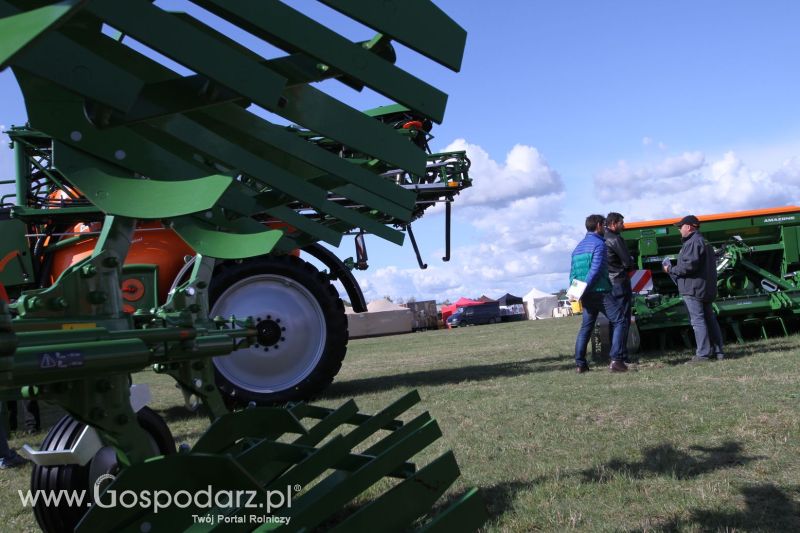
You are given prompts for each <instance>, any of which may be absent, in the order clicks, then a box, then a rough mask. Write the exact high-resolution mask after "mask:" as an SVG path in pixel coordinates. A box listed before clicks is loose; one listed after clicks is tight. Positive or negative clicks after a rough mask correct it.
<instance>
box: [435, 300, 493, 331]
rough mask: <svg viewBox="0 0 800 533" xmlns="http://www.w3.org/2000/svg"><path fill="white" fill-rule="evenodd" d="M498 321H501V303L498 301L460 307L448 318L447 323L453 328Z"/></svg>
mask: <svg viewBox="0 0 800 533" xmlns="http://www.w3.org/2000/svg"><path fill="white" fill-rule="evenodd" d="M496 322H500V304H498V303H497V302H486V303H485V304H481V305H470V306H468V307H459V308H458V310H456V312H455V313H453V314H452V315H450V316H449V317H448V318H447V325H448V326H450V327H451V328H457V327H459V326H477V325H479V324H494V323H496Z"/></svg>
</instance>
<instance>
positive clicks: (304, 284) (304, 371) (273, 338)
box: [209, 255, 348, 405]
mask: <svg viewBox="0 0 800 533" xmlns="http://www.w3.org/2000/svg"><path fill="white" fill-rule="evenodd" d="M209 304H210V306H211V316H223V317H225V318H229V317H231V316H235V317H237V318H240V319H244V318H247V317H248V316H250V317H253V319H254V320H255V321H256V329H257V330H258V338H257V343H256V345H254V346H251V347H250V348H245V349H241V350H236V351H234V352H233V353H231V354H230V355H227V356H224V357H215V358H214V368H215V372H216V379H217V386H218V387H219V389H220V391H221V392H222V394H223V396H226V397H227V401H228V402H231V401H232V402H233V403H235V404H238V405H247V404H249V403H250V402H255V403H256V404H257V405H271V404H278V403H285V402H288V401H299V400H308V399H310V398H313V397H314V396H316V395H318V394H319V393H320V392H322V391H323V390H324V389H325V388H326V387H327V386H328V385H330V384H331V382H332V381H333V378H334V377H335V376H336V374H338V373H339V369H341V367H342V361H343V360H344V357H345V354H346V353H347V340H348V331H347V316H346V315H345V312H344V304H343V303H342V300H341V298H339V293H338V292H337V291H336V289H335V288H334V287H333V285H331V283H330V281H329V280H328V278H327V277H326V276H324V275H323V274H322V273H320V272H319V271H318V270H317V269H316V268H314V267H313V266H312V265H310V264H309V263H307V262H306V261H303V260H302V259H300V258H298V257H295V256H292V255H282V256H272V255H266V256H261V257H257V258H254V259H248V260H244V261H237V262H228V263H224V264H222V265H220V267H219V268H218V269H217V270H216V271H215V272H214V276H213V277H212V280H211V286H210V288H209Z"/></svg>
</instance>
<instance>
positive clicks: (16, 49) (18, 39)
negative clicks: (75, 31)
mask: <svg viewBox="0 0 800 533" xmlns="http://www.w3.org/2000/svg"><path fill="white" fill-rule="evenodd" d="M85 3H86V2H85V1H84V0H64V1H62V2H58V3H55V4H51V5H49V6H43V7H40V8H37V9H32V10H30V11H24V12H20V10H19V9H17V8H16V7H14V6H13V5H11V4H9V3H8V2H5V1H0V35H2V39H0V70H3V69H5V68H6V67H7V66H8V64H9V62H11V61H12V60H13V59H14V56H16V55H17V54H19V53H20V52H21V51H23V50H25V49H26V48H27V47H29V46H30V45H31V44H33V43H34V42H35V41H36V40H37V39H38V38H40V37H42V36H43V35H44V34H45V33H46V32H48V31H50V30H52V29H54V28H56V27H58V25H60V24H63V23H64V22H65V21H66V20H68V19H69V18H70V17H71V16H72V15H74V14H75V12H77V11H78V10H79V9H80V8H81V7H82V4H85Z"/></svg>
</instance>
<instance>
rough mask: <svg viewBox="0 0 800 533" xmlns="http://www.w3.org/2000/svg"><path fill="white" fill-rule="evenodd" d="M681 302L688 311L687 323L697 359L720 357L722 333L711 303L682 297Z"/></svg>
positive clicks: (691, 297) (692, 297) (690, 297)
mask: <svg viewBox="0 0 800 533" xmlns="http://www.w3.org/2000/svg"><path fill="white" fill-rule="evenodd" d="M683 302H684V303H685V304H686V309H687V310H688V311H689V321H690V322H691V324H692V329H693V330H694V340H695V342H697V353H696V355H697V357H702V358H704V359H708V358H710V357H712V356H718V355H722V354H723V352H722V331H721V330H720V329H719V323H718V322H717V317H716V315H714V308H713V307H712V306H711V302H704V301H703V300H700V299H699V298H695V297H694V296H684V297H683Z"/></svg>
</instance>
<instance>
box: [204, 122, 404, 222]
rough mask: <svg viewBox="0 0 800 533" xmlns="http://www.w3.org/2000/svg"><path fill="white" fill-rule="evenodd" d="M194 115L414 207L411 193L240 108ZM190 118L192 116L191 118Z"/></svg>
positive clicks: (399, 203)
mask: <svg viewBox="0 0 800 533" xmlns="http://www.w3.org/2000/svg"><path fill="white" fill-rule="evenodd" d="M198 115H200V116H197V117H196V119H197V120H198V121H199V122H201V123H203V124H206V123H207V122H206V121H207V120H208V119H213V120H216V121H218V122H225V123H227V124H229V127H231V128H237V129H240V130H242V131H244V132H247V134H248V135H250V136H252V138H253V140H255V141H259V142H262V143H264V144H267V145H269V146H272V147H274V148H276V149H278V150H280V151H282V152H284V153H286V154H288V155H290V156H292V157H294V158H296V159H298V160H301V161H303V162H305V163H306V164H307V165H310V166H313V167H315V168H317V169H319V170H320V171H321V172H322V173H330V174H333V175H335V176H337V177H339V178H341V179H342V180H344V181H345V182H347V183H351V184H353V185H355V186H357V187H360V188H362V189H365V190H368V191H370V192H371V193H373V194H375V195H378V196H380V197H382V198H384V199H387V200H391V202H392V203H396V204H397V205H398V206H400V207H401V208H403V209H412V208H413V206H414V200H415V198H416V195H415V194H414V193H412V192H411V191H406V190H405V189H403V188H401V187H398V186H397V185H395V184H394V183H392V182H391V181H389V180H387V179H386V178H384V177H382V176H379V175H377V174H375V173H374V172H371V171H369V170H367V169H365V168H362V167H360V166H358V165H354V164H353V163H351V162H349V161H348V160H346V159H343V158H340V157H337V156H336V155H335V154H332V153H330V152H328V151H327V150H324V149H321V148H319V147H317V146H314V145H313V144H311V143H309V142H307V141H305V140H303V139H302V138H301V137H299V136H298V135H296V134H293V133H291V132H289V131H287V130H286V128H282V127H280V126H276V125H274V124H270V123H269V122H267V121H265V120H261V119H259V118H258V117H256V116H255V115H253V114H252V113H249V112H248V111H246V110H244V109H222V108H215V109H208V110H206V112H205V113H203V114H198ZM205 117H208V118H205ZM193 118H195V117H194V116H193Z"/></svg>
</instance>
